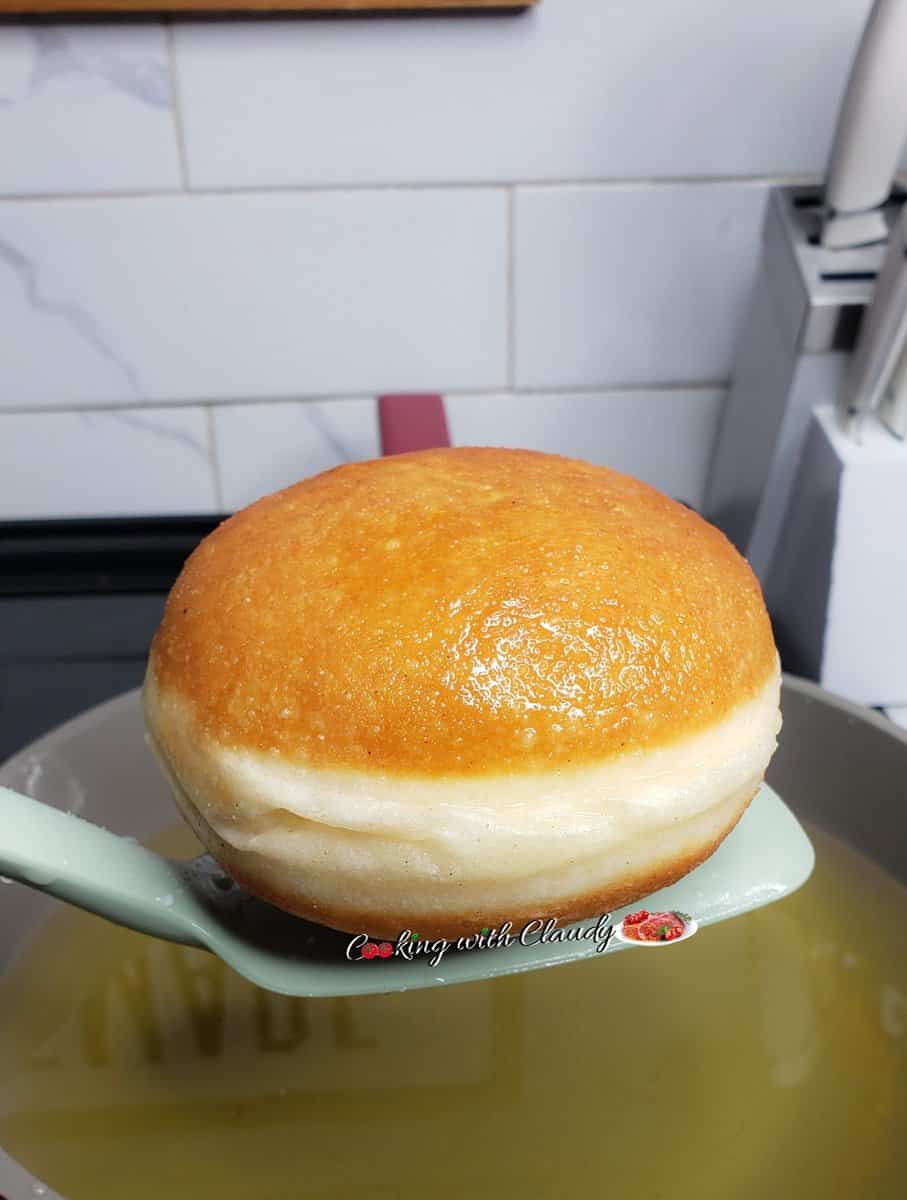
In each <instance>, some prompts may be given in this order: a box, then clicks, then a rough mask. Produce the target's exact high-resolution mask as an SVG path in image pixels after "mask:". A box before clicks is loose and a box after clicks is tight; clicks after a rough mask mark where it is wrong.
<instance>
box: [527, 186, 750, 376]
mask: <svg viewBox="0 0 907 1200" xmlns="http://www.w3.org/2000/svg"><path fill="white" fill-rule="evenodd" d="M765 196H766V192H765V188H764V187H762V186H756V185H752V184H664V185H662V186H661V187H658V188H653V187H646V188H638V187H628V188H599V187H574V188H563V187H557V188H528V189H523V188H519V189H518V190H517V194H516V213H515V222H516V230H515V250H516V252H515V289H514V294H515V317H514V328H515V331H516V337H515V348H516V366H515V375H516V378H515V382H516V384H517V386H518V387H551V386H565V385H569V384H570V383H573V384H580V385H584V386H588V387H602V386H607V385H609V384H627V383H632V384H653V383H654V384H657V383H666V382H674V383H699V382H706V381H707V382H713V381H715V380H723V379H727V377H728V374H729V372H730V369H731V357H732V353H733V348H734V341H735V339H736V336H737V331H738V326H739V324H740V318H741V317H742V315H743V313H744V311H745V309H746V300H747V297H748V287H747V286H741V284H742V282H743V281H746V284H748V283H749V281H750V280H751V279H752V278H753V274H754V272H755V269H756V264H757V261H758V256H759V242H760V238H759V231H760V224H761V219H762V211H763V208H764V207H765Z"/></svg>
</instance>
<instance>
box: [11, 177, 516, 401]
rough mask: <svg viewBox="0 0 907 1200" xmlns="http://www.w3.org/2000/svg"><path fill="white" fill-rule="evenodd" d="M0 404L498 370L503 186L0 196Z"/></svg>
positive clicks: (193, 395) (502, 352) (262, 393)
mask: <svg viewBox="0 0 907 1200" xmlns="http://www.w3.org/2000/svg"><path fill="white" fill-rule="evenodd" d="M0 255H2V256H4V257H5V259H6V261H7V262H8V263H9V264H12V269H7V270H6V271H5V272H4V273H3V275H2V276H0V288H2V289H3V290H2V292H0V303H2V304H3V306H4V311H5V313H6V320H5V321H4V325H5V328H6V331H7V336H8V337H9V339H10V341H11V343H12V345H11V347H10V351H11V352H10V355H9V359H8V361H7V365H6V370H5V375H6V378H5V380H4V388H3V399H2V401H0V407H16V408H22V407H42V406H46V405H52V406H55V407H60V406H63V405H66V404H68V403H75V404H77V405H79V406H85V405H91V404H107V405H109V404H116V403H123V402H124V401H131V402H133V403H142V402H147V403H151V404H162V403H168V402H180V403H184V402H188V401H196V400H203V401H218V400H220V401H224V400H237V399H245V398H251V397H260V398H271V399H273V398H280V397H282V398H291V397H296V396H298V395H300V394H303V395H312V394H316V395H317V394H323V393H331V392H337V393H347V394H349V393H356V392H360V391H362V390H363V389H367V390H371V389H373V388H375V389H391V388H397V389H398V390H399V389H405V388H409V389H413V390H419V389H423V390H424V389H425V388H426V387H435V386H437V387H441V388H456V389H460V390H464V389H467V388H476V387H494V386H499V385H501V384H504V383H505V382H506V372H507V361H506V345H507V309H506V302H507V288H506V273H505V271H504V270H503V269H502V267H501V266H500V264H502V263H503V262H504V261H505V260H506V256H507V197H506V195H505V193H504V192H503V191H501V190H500V189H487V188H485V189H478V190H467V191H463V192H461V191H459V190H456V189H445V190H443V191H422V190H408V191H381V192H375V193H369V192H360V191H352V192H321V193H317V194H313V193H295V194H291V193H283V192H281V193H270V194H258V195H243V196H164V197H152V198H145V199H128V200H110V199H93V200H79V201H53V202H51V201H46V202H44V203H41V204H13V205H5V206H0Z"/></svg>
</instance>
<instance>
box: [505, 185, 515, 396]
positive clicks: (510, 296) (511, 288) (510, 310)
mask: <svg viewBox="0 0 907 1200" xmlns="http://www.w3.org/2000/svg"><path fill="white" fill-rule="evenodd" d="M506 353H507V388H508V390H509V391H511V392H512V391H513V390H514V380H515V379H516V188H514V187H510V188H508V189H507V351H506Z"/></svg>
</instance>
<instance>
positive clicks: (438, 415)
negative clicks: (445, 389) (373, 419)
mask: <svg viewBox="0 0 907 1200" xmlns="http://www.w3.org/2000/svg"><path fill="white" fill-rule="evenodd" d="M378 426H379V429H380V432H381V453H382V454H383V455H384V454H405V453H406V452H407V451H408V450H432V449H434V448H435V447H436V446H449V445H450V432H449V430H448V428H447V414H446V413H445V411H444V401H443V399H442V398H441V397H440V396H439V395H437V394H436V393H434V392H431V393H407V394H405V395H386V396H379V397H378Z"/></svg>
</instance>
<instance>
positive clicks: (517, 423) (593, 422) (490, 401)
mask: <svg viewBox="0 0 907 1200" xmlns="http://www.w3.org/2000/svg"><path fill="white" fill-rule="evenodd" d="M722 399H723V392H722V391H721V390H720V389H718V388H711V389H708V388H703V389H698V388H676V389H671V390H665V391H627V392H588V393H574V394H569V393H568V394H565V395H564V394H561V395H559V394H557V393H550V394H548V393H546V394H537V395H536V394H533V395H523V396H519V395H507V396H494V397H489V396H455V397H453V398H451V399H449V400H448V401H447V413H448V424H449V426H450V434H451V439H452V441H453V442H454V443H455V444H456V445H460V446H519V447H521V448H523V449H527V450H548V451H550V452H551V453H553V454H567V455H571V454H573V455H579V456H581V457H582V458H585V459H587V460H588V461H589V462H595V463H601V464H602V465H603V466H608V467H615V468H617V469H618V470H620V471H625V472H626V473H627V474H629V475H635V476H636V477H637V478H638V479H643V480H645V482H646V483H651V484H652V485H653V486H654V487H658V488H661V489H662V491H665V492H667V493H668V494H669V495H671V496H673V497H674V498H675V499H677V500H683V501H684V503H686V504H692V505H693V507H694V508H698V507H699V506H700V505H701V503H702V501H703V496H704V491H705V483H706V472H707V471H708V466H709V457H710V454H711V448H712V444H713V442H714V440H715V434H716V433H717V429H718V421H719V418H720V414H721V401H722Z"/></svg>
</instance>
